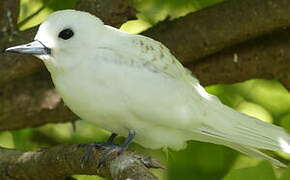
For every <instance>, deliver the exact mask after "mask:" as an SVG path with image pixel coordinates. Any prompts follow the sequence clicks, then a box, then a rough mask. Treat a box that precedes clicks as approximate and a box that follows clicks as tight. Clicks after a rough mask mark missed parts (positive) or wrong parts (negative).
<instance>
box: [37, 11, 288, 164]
mask: <svg viewBox="0 0 290 180" xmlns="http://www.w3.org/2000/svg"><path fill="white" fill-rule="evenodd" d="M66 28H69V29H71V30H72V31H73V32H74V35H73V37H72V38H71V39H68V40H63V39H60V38H59V37H58V34H59V32H60V31H62V30H63V29H66ZM35 40H37V41H40V42H41V43H42V44H43V45H45V46H46V47H48V48H50V49H51V52H52V53H51V55H38V57H39V58H41V59H43V60H44V63H45V65H46V66H47V68H48V70H49V71H50V73H51V76H52V79H53V82H54V84H55V87H56V89H57V90H58V92H59V93H60V95H61V96H62V98H63V100H64V102H65V103H66V104H67V106H68V107H70V108H71V110H72V111H73V112H74V113H76V114H77V115H78V116H80V117H81V118H82V119H84V120H87V121H90V122H93V123H95V124H96V125H98V126H99V127H102V128H104V129H106V130H108V131H111V132H115V133H117V134H120V135H123V136H126V135H127V134H128V131H129V130H134V131H136V133H137V136H136V138H135V139H134V140H135V142H136V143H139V144H141V145H142V146H144V147H146V148H153V149H157V148H164V147H169V148H173V149H175V150H179V149H182V148H184V147H185V145H186V141H188V140H197V141H203V142H210V143H215V144H221V145H225V146H228V147H230V148H233V149H235V150H237V151H240V152H242V153H245V154H248V155H250V156H254V157H257V158H264V159H267V160H270V161H271V162H272V163H274V164H275V165H278V166H285V165H284V164H282V163H281V162H279V161H278V160H276V159H274V158H272V157H270V156H268V155H266V154H264V153H263V152H261V151H259V149H266V150H272V151H282V152H287V153H290V146H289V142H290V138H289V135H288V134H287V133H286V132H285V131H284V130H283V129H282V128H280V127H278V126H275V125H272V124H269V123H265V122H262V121H260V120H258V119H256V118H253V117H250V116H247V115H245V114H241V113H239V112H237V111H235V110H233V109H231V108H229V107H227V106H225V105H223V104H222V103H221V102H220V101H219V100H218V98H216V97H215V96H212V95H210V94H208V93H207V92H206V91H205V90H204V89H203V87H201V86H200V85H199V82H198V80H197V79H196V78H194V77H193V76H192V75H191V74H190V73H189V71H188V70H186V69H185V68H184V67H183V66H182V65H181V64H180V63H179V61H178V60H177V59H176V58H175V57H174V56H173V55H172V54H171V53H170V52H169V50H168V49H167V48H166V47H165V46H163V45H162V44H161V43H159V42H157V41H154V40H152V39H150V38H147V37H144V36H140V35H131V34H127V33H124V32H121V31H119V30H117V29H115V28H112V27H110V26H106V25H104V24H103V23H102V21H101V20H99V19H98V18H96V17H94V16H92V15H90V14H88V13H84V12H78V11H74V10H65V11H59V12H56V13H53V14H52V15H50V16H49V17H48V19H47V20H46V21H45V22H44V23H42V25H41V26H40V28H39V31H38V33H37V35H36V37H35Z"/></svg>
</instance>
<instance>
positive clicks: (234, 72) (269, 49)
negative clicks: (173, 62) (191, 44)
mask: <svg viewBox="0 0 290 180" xmlns="http://www.w3.org/2000/svg"><path fill="white" fill-rule="evenodd" d="M187 66H188V68H189V69H191V70H192V72H193V73H194V75H195V76H197V77H198V79H199V80H200V81H201V83H202V84H203V85H211V84H218V83H235V82H241V81H245V80H248V79H253V78H265V79H277V80H280V79H288V77H289V72H290V29H286V30H279V31H276V32H273V33H271V34H269V35H267V36H263V37H260V38H257V39H255V40H251V41H248V42H245V43H242V44H239V45H237V46H233V47H231V48H228V49H225V50H223V51H221V52H219V53H216V54H214V55H211V56H209V57H206V58H204V59H202V60H200V61H197V62H196V63H192V64H188V65H187ZM286 87H287V86H286Z"/></svg>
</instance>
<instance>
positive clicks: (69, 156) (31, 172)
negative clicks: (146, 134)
mask: <svg viewBox="0 0 290 180" xmlns="http://www.w3.org/2000/svg"><path fill="white" fill-rule="evenodd" d="M85 150H86V146H84V145H79V144H63V145H58V146H54V147H50V148H43V149H40V150H38V151H35V152H25V151H21V150H15V149H6V148H1V147H0V179H1V180H39V179H41V180H65V179H66V180H67V179H68V177H69V176H71V175H74V174H86V175H98V176H102V177H106V178H107V179H113V180H127V179H134V180H155V179H157V178H156V176H154V175H153V174H152V173H151V172H150V171H149V169H148V168H163V166H162V165H161V164H160V163H159V162H158V161H156V160H154V159H151V158H149V157H144V156H140V155H137V154H134V153H132V152H129V151H126V152H124V153H122V154H121V155H120V156H116V155H112V156H111V157H110V158H109V159H108V161H107V162H106V164H105V165H104V166H102V167H101V168H99V169H98V168H97V166H96V164H98V162H99V160H100V157H101V155H102V154H103V153H104V150H103V149H96V151H95V152H94V156H93V157H92V158H91V159H90V160H89V162H87V163H85V164H83V166H82V165H81V163H80V159H81V158H82V156H83V155H84V153H85Z"/></svg>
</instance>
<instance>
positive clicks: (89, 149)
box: [80, 131, 136, 168]
mask: <svg viewBox="0 0 290 180" xmlns="http://www.w3.org/2000/svg"><path fill="white" fill-rule="evenodd" d="M135 135H136V133H135V132H134V131H129V135H128V137H127V138H126V139H125V141H124V142H123V143H122V144H120V145H117V144H114V143H113V141H114V139H115V137H116V136H117V134H115V133H112V135H111V136H110V137H109V138H108V140H107V141H106V142H97V143H90V144H86V150H85V154H84V156H83V157H82V158H81V160H80V163H81V167H82V168H83V167H84V165H85V164H86V163H88V161H89V160H90V159H91V158H93V154H94V151H95V149H104V153H103V154H102V155H101V157H100V160H99V162H98V164H97V168H100V167H102V166H103V165H104V164H105V163H106V161H107V160H108V159H109V157H110V156H111V155H112V154H114V153H116V156H118V155H120V154H122V152H124V151H125V150H126V149H127V148H128V146H129V145H130V143H131V142H132V140H133V139H134V137H135Z"/></svg>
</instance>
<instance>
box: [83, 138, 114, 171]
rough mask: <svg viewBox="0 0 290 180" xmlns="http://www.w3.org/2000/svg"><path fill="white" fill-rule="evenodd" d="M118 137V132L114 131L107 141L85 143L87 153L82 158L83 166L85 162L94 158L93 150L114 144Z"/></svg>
mask: <svg viewBox="0 0 290 180" xmlns="http://www.w3.org/2000/svg"><path fill="white" fill-rule="evenodd" d="M116 137H117V134H116V133H112V134H111V136H110V137H109V138H108V139H107V141H106V142H95V143H89V144H83V145H85V154H84V155H83V157H82V158H81V166H82V167H83V166H84V164H85V163H87V162H88V161H89V160H90V159H91V158H92V156H93V152H94V151H95V149H99V148H102V147H105V146H113V145H114V139H115V138H116Z"/></svg>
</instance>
